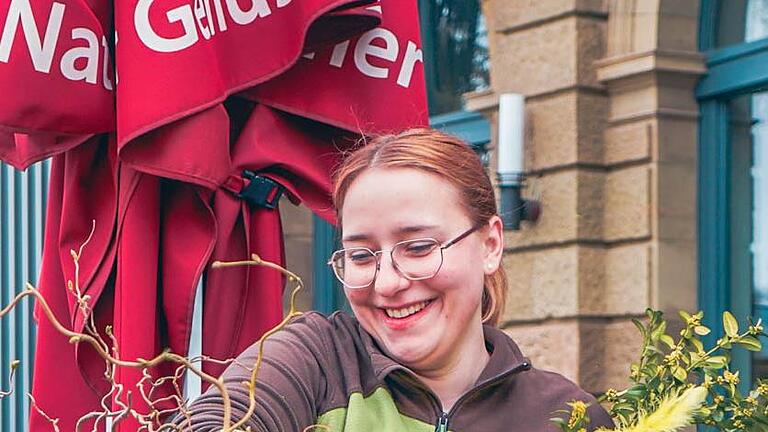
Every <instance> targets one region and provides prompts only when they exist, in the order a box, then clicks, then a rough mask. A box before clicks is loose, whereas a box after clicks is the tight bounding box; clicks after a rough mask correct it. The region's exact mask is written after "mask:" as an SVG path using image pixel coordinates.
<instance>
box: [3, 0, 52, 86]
mask: <svg viewBox="0 0 768 432" xmlns="http://www.w3.org/2000/svg"><path fill="white" fill-rule="evenodd" d="M64 9H65V6H64V5H63V4H61V3H56V2H54V3H53V4H52V5H51V13H50V15H49V16H48V26H47V27H46V29H45V36H44V38H43V40H42V41H41V40H40V34H39V33H38V32H37V24H36V23H35V17H34V15H32V6H31V5H30V4H29V0H11V5H10V7H9V8H8V16H7V17H6V19H5V26H4V27H3V34H2V35H0V62H3V63H8V58H9V57H10V55H11V47H12V46H13V40H14V39H15V37H16V29H17V28H18V26H19V21H21V28H22V31H23V32H24V38H25V39H26V41H27V48H28V49H29V55H30V57H32V65H33V67H34V68H35V70H36V71H38V72H44V73H49V72H50V70H51V62H52V61H53V52H54V50H55V49H56V44H57V43H58V40H59V32H60V30H61V21H62V19H63V18H64Z"/></svg>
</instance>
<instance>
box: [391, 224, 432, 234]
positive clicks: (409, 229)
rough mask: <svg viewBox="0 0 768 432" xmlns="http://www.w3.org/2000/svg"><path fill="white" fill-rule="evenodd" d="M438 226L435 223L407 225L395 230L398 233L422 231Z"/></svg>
mask: <svg viewBox="0 0 768 432" xmlns="http://www.w3.org/2000/svg"><path fill="white" fill-rule="evenodd" d="M437 228H439V227H438V226H437V225H408V226H404V227H401V228H399V229H398V230H397V233H398V234H412V233H420V232H424V231H432V230H435V229H437Z"/></svg>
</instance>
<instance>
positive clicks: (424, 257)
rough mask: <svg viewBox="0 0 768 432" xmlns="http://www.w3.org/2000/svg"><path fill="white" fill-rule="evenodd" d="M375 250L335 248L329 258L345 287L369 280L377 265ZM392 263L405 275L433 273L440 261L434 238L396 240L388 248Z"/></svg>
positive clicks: (414, 277) (413, 277)
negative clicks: (392, 246)
mask: <svg viewBox="0 0 768 432" xmlns="http://www.w3.org/2000/svg"><path fill="white" fill-rule="evenodd" d="M376 255H377V254H376V253H374V252H372V251H371V250H370V249H367V248H348V249H342V250H339V251H336V252H335V253H334V254H333V257H332V258H331V260H332V264H333V271H334V273H335V274H336V277H337V278H338V279H339V280H340V281H341V282H342V283H344V285H346V286H347V287H348V288H363V287H366V286H368V285H370V284H371V283H373V280H374V278H375V277H376V267H377V265H378V259H377V256H376ZM392 260H393V261H394V262H393V264H394V266H395V267H396V268H397V270H398V272H399V273H400V274H402V275H403V276H404V277H406V278H407V279H411V280H420V279H427V278H430V277H432V276H434V275H435V274H436V273H437V271H438V270H439V269H440V266H441V265H442V263H443V255H442V251H441V249H440V244H439V243H438V242H437V240H434V239H416V240H409V241H404V242H400V243H398V244H396V245H395V247H394V248H393V249H392Z"/></svg>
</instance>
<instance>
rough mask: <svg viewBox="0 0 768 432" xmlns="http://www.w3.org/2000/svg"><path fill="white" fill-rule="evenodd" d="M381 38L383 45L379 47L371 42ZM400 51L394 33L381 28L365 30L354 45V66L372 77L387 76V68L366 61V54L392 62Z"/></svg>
mask: <svg viewBox="0 0 768 432" xmlns="http://www.w3.org/2000/svg"><path fill="white" fill-rule="evenodd" d="M375 40H381V41H383V42H384V46H383V47H380V46H377V45H374V44H373V41H375ZM398 51H400V47H399V44H398V43H397V37H396V36H395V34H394V33H392V32H391V31H389V30H386V29H383V28H375V29H373V30H370V31H368V32H366V33H365V34H364V35H362V36H361V37H360V39H359V40H358V41H357V45H356V46H355V66H357V68H358V69H360V72H362V73H363V74H365V75H368V76H369V77H372V78H387V77H388V76H389V69H388V68H384V67H378V66H374V65H372V64H371V63H370V62H368V56H371V57H376V58H380V59H383V60H387V61H389V62H394V61H395V60H397V54H398Z"/></svg>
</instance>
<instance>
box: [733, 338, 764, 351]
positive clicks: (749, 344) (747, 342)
mask: <svg viewBox="0 0 768 432" xmlns="http://www.w3.org/2000/svg"><path fill="white" fill-rule="evenodd" d="M736 343H737V344H739V345H741V346H743V347H744V348H746V349H748V350H749V351H756V352H757V351H761V350H762V349H763V346H762V344H761V343H760V341H759V340H757V338H756V337H754V336H744V337H743V338H741V339H739V340H737V341H736Z"/></svg>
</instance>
